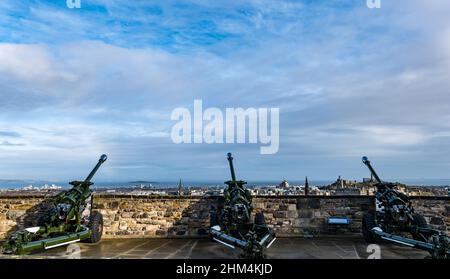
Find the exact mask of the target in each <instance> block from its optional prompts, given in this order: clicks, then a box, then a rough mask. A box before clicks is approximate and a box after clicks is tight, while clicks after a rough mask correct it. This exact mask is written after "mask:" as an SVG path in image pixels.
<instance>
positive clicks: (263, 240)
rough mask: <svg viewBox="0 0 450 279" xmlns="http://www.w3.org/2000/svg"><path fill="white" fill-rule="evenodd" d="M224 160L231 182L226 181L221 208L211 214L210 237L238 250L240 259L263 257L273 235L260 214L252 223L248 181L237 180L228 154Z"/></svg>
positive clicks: (259, 213) (273, 238)
mask: <svg viewBox="0 0 450 279" xmlns="http://www.w3.org/2000/svg"><path fill="white" fill-rule="evenodd" d="M227 159H228V163H229V167H230V171H231V180H229V181H226V182H225V184H226V185H227V188H226V189H225V190H224V206H223V209H222V210H221V211H220V212H216V211H214V212H211V229H210V234H211V237H212V239H213V240H215V241H217V242H219V243H221V244H223V245H225V246H227V247H230V248H233V249H234V248H236V247H238V248H240V249H241V250H242V251H243V252H242V254H241V256H242V257H243V258H247V259H260V258H264V257H265V256H264V249H267V248H269V247H270V246H271V245H272V243H273V242H274V241H275V239H276V237H275V233H274V232H273V230H272V229H270V228H269V227H268V226H267V224H266V221H265V218H264V214H263V213H261V212H258V213H256V214H255V216H254V222H252V221H251V217H252V216H251V215H252V210H253V208H252V196H251V193H250V191H249V190H248V189H246V187H245V184H246V183H247V182H245V181H242V180H237V179H236V174H235V171H234V166H233V157H232V156H231V153H228V158H227Z"/></svg>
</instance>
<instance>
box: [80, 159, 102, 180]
mask: <svg viewBox="0 0 450 279" xmlns="http://www.w3.org/2000/svg"><path fill="white" fill-rule="evenodd" d="M106 159H108V156H106V155H105V154H103V155H102V156H100V159H98V162H97V164H96V165H95V167H94V168H93V169H92V171H91V172H90V173H89V175H88V176H87V177H86V179H85V180H84V182H90V181H91V179H92V177H94V175H95V173H96V172H97V170H98V168H100V166H101V165H102V164H103V163H104V162H105V161H106Z"/></svg>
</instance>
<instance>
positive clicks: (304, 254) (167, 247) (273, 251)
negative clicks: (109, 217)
mask: <svg viewBox="0 0 450 279" xmlns="http://www.w3.org/2000/svg"><path fill="white" fill-rule="evenodd" d="M379 247H380V249H379V250H380V252H381V258H383V259H406V258H410V259H423V258H424V257H425V256H427V255H428V253H427V252H424V251H420V250H416V249H411V248H407V247H399V246H395V245H392V244H387V243H386V244H384V243H383V244H381V245H380V246H379ZM372 249H377V247H368V246H367V244H365V243H364V241H363V240H362V239H359V238H314V239H306V238H279V239H277V240H276V241H275V243H274V244H273V245H272V247H270V249H268V250H267V257H268V258H274V259H366V258H368V257H369V256H370V255H371V254H372V255H376V250H375V251H374V250H372ZM367 251H369V252H367ZM237 255H238V251H234V250H232V249H229V248H227V247H224V246H222V245H220V244H218V243H216V242H211V241H210V240H208V239H121V240H102V241H101V242H100V243H98V244H85V243H79V244H78V243H77V244H71V245H70V246H67V247H58V248H55V249H52V250H48V251H45V252H39V253H35V254H32V255H28V256H7V255H0V258H21V257H22V258H61V257H64V258H80V257H81V258H105V259H110V258H118V259H170V258H178V259H180V258H181V259H205V258H207V259H210V258H212V259H229V258H230V259H233V258H236V256H237Z"/></svg>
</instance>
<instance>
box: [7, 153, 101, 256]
mask: <svg viewBox="0 0 450 279" xmlns="http://www.w3.org/2000/svg"><path fill="white" fill-rule="evenodd" d="M106 159H107V156H106V155H104V154H103V155H102V156H101V157H100V159H99V160H98V163H97V164H96V165H95V167H94V169H92V171H91V172H90V173H89V175H88V176H87V177H86V179H85V180H84V181H72V182H70V183H69V184H70V185H72V186H73V187H72V188H71V189H70V190H68V191H63V192H61V193H59V194H58V195H56V196H55V197H54V198H53V199H52V201H51V206H50V210H49V211H48V212H46V213H45V214H44V215H43V216H42V217H41V218H40V220H39V221H38V226H37V227H30V228H25V229H23V230H19V231H17V232H14V233H13V234H12V235H11V236H10V237H9V238H8V239H7V241H6V243H5V244H4V245H3V253H5V254H28V253H30V252H32V251H35V250H39V249H41V250H48V249H51V248H55V247H59V246H63V245H68V244H70V243H74V242H78V241H86V242H89V243H96V242H98V241H100V239H101V237H102V233H103V216H102V215H101V214H100V212H98V211H92V190H91V189H90V186H91V185H93V184H94V183H93V182H91V179H92V178H93V177H94V175H95V173H96V172H97V170H98V169H99V168H100V166H101V165H102V164H103V163H104V162H105V161H106Z"/></svg>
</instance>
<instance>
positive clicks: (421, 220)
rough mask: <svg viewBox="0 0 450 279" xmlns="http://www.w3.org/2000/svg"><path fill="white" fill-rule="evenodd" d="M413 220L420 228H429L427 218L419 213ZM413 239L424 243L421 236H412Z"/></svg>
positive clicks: (414, 215) (415, 214)
mask: <svg viewBox="0 0 450 279" xmlns="http://www.w3.org/2000/svg"><path fill="white" fill-rule="evenodd" d="M413 219H414V224H415V225H416V226H417V227H419V228H428V223H427V220H425V218H424V217H423V216H422V215H420V214H417V213H414V214H413ZM412 236H413V238H414V239H415V240H420V241H424V239H423V237H422V236H421V235H419V234H415V233H413V234H412Z"/></svg>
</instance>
